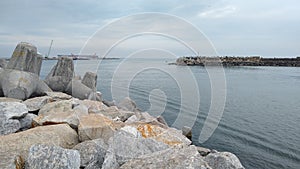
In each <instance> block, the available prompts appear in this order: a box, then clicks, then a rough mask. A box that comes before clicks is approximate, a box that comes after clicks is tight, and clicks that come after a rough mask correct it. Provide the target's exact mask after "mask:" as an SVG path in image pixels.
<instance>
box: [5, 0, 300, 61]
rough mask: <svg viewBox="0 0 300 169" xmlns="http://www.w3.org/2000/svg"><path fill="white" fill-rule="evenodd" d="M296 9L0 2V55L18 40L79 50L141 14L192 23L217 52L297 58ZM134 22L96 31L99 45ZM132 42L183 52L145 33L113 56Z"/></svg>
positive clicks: (266, 0) (58, 50) (259, 3)
mask: <svg viewBox="0 0 300 169" xmlns="http://www.w3.org/2000/svg"><path fill="white" fill-rule="evenodd" d="M299 11H300V1H299V0H276V1H275V0H251V1H246V0H214V1H213V0H190V1H188V0H187V1H182V0H151V1H150V0H148V1H146V0H131V1H124V0H111V1H104V0H86V1H79V0H65V1H61V0H47V1H46V0H40V1H35V0H22V1H20V0H9V1H4V0H2V1H0V57H10V56H11V54H12V52H13V50H14V48H15V46H16V44H18V43H19V42H21V41H25V42H30V43H32V44H34V45H35V46H37V48H38V51H39V52H40V53H41V54H43V55H46V54H47V52H48V49H49V46H50V42H51V40H53V46H52V50H51V53H50V56H56V55H57V54H70V53H73V54H78V53H80V52H82V48H83V47H84V46H85V45H86V44H89V43H87V42H88V41H89V40H90V39H91V37H92V36H93V35H94V36H95V34H96V35H97V31H99V29H100V30H101V28H103V27H104V26H105V25H109V24H110V23H113V22H115V21H118V20H120V18H121V19H122V18H124V17H125V18H126V16H130V15H136V14H139V13H145V12H146V13H149V12H154V13H162V14H168V15H171V16H174V17H178V18H181V19H183V20H185V21H186V22H187V23H190V24H192V25H193V26H195V27H196V28H197V29H198V30H200V31H201V32H202V33H203V34H204V35H205V37H207V39H209V40H210V42H211V43H212V45H213V46H214V48H215V49H216V51H217V52H218V54H219V55H223V56H225V55H226V56H227V55H229V56H233V55H234V56H249V55H260V56H264V57H283V56H284V57H286V56H288V57H296V56H300V41H299V37H300V12H299ZM139 19H141V18H139ZM142 20H143V22H142V24H143V25H144V26H145V27H146V26H147V27H150V26H152V28H153V27H154V24H152V22H151V20H150V19H148V20H147V19H144V18H143V19H142ZM162 21H163V20H162ZM136 22H137V21H135V22H129V23H130V24H126V23H123V24H121V25H119V27H114V28H112V29H113V30H111V33H110V35H113V36H105V35H104V34H99V35H97V36H98V37H97V38H99V39H101V43H100V42H99V45H98V47H99V48H101V47H103V46H105V45H107V44H109V43H108V42H109V41H110V40H111V38H112V37H114V38H119V39H121V38H123V37H116V36H119V35H120V36H121V35H122V33H120V32H130V31H132V30H133V29H136V26H135V25H132V23H136ZM158 23H161V25H155V26H156V27H155V30H156V31H160V29H161V30H162V31H164V30H166V29H168V30H169V31H170V32H172V33H174V34H176V35H179V34H180V35H185V36H186V37H184V36H182V37H183V39H185V41H187V42H189V40H191V39H189V37H190V36H193V34H191V33H189V32H192V31H189V30H187V29H181V25H175V26H174V25H171V24H169V25H167V24H165V23H166V21H165V20H164V21H163V22H158ZM182 27H184V25H182ZM151 30H152V29H151ZM176 31H177V32H176ZM133 32H134V31H133ZM195 37H196V36H195ZM105 42H107V44H105ZM96 43H97V44H98V42H96ZM90 44H91V43H90ZM149 44H155V45H154V46H151V45H149ZM143 45H144V46H143ZM132 46H135V48H134V50H140V49H141V48H151V47H153V48H157V46H160V48H166V49H167V50H169V51H171V52H173V53H174V54H175V55H178V56H180V55H184V54H187V53H185V52H183V51H184V50H181V49H180V48H179V47H177V46H178V44H177V45H176V44H175V43H174V42H172V40H170V39H166V38H165V37H153V36H151V35H149V36H148V35H145V36H143V37H137V38H134V39H131V40H128V41H127V42H126V43H124V44H122V45H120V46H119V48H118V49H116V51H119V52H116V51H115V52H114V54H113V55H115V56H119V55H122V54H125V53H126V51H130V52H133V51H132V50H133V48H132ZM137 46H139V47H140V48H137ZM145 46H146V47H145ZM172 47H173V48H172ZM89 52H91V53H92V52H93V51H89ZM97 52H98V51H96V50H95V52H93V53H97ZM130 52H129V53H130ZM91 53H90V54H91ZM200 53H201V51H200ZM126 54H127V53H126Z"/></svg>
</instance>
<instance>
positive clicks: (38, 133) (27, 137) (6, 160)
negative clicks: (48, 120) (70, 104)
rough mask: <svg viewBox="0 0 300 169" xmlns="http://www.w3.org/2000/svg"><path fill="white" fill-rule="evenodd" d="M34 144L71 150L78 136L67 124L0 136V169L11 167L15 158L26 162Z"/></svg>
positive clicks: (76, 142)
mask: <svg viewBox="0 0 300 169" xmlns="http://www.w3.org/2000/svg"><path fill="white" fill-rule="evenodd" d="M35 144H45V145H55V146H60V147H63V148H73V147H74V146H75V145H76V144H78V135H77V133H76V131H74V130H73V129H72V128H71V127H70V126H68V125H67V124H59V125H50V126H42V127H36V128H33V129H29V130H26V131H23V132H19V133H13V134H9V135H5V136H0V168H1V169H2V168H6V167H7V166H11V165H12V163H14V161H15V157H16V156H21V158H22V159H23V160H24V161H26V160H27V156H28V151H29V148H30V147H31V146H32V145H35Z"/></svg>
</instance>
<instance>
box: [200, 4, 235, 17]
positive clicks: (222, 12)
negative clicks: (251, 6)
mask: <svg viewBox="0 0 300 169" xmlns="http://www.w3.org/2000/svg"><path fill="white" fill-rule="evenodd" d="M236 11H237V8H236V7H235V6H232V5H228V6H225V7H222V8H217V9H211V10H208V11H204V12H200V13H199V14H198V16H199V17H201V18H224V17H227V16H228V15H231V14H234V13H235V12H236Z"/></svg>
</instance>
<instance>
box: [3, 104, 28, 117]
mask: <svg viewBox="0 0 300 169" xmlns="http://www.w3.org/2000/svg"><path fill="white" fill-rule="evenodd" d="M27 113H28V108H27V107H26V105H25V104H23V103H19V102H0V114H3V115H5V116H6V118H8V119H20V118H22V117H24V116H26V115H27Z"/></svg>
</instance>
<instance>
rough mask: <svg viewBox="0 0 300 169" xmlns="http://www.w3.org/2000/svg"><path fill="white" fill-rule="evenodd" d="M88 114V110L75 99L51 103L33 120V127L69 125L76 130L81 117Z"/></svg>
mask: <svg viewBox="0 0 300 169" xmlns="http://www.w3.org/2000/svg"><path fill="white" fill-rule="evenodd" d="M87 114H88V108H87V107H85V106H84V105H79V104H78V103H77V102H76V100H75V99H71V100H61V101H56V102H51V103H48V104H46V105H45V106H43V107H42V108H41V109H40V111H39V113H38V116H37V117H36V118H34V119H33V125H34V126H41V125H47V124H61V123H67V124H69V125H70V126H71V127H72V128H75V129H76V128H77V127H78V125H79V119H80V118H81V116H83V115H87Z"/></svg>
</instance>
